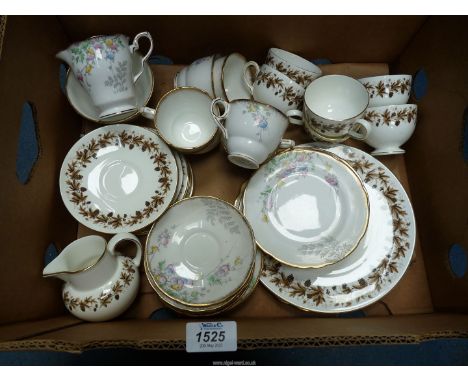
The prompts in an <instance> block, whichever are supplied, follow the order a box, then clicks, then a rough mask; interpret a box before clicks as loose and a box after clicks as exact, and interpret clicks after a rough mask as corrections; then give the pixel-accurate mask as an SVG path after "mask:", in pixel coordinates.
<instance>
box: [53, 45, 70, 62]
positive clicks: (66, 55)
mask: <svg viewBox="0 0 468 382" xmlns="http://www.w3.org/2000/svg"><path fill="white" fill-rule="evenodd" d="M55 57H57V58H58V59H59V60H62V61H65V62H66V63H67V64H68V66H72V56H71V54H70V52H69V51H68V49H65V50H62V51H61V52H58V53H57V54H56V55H55Z"/></svg>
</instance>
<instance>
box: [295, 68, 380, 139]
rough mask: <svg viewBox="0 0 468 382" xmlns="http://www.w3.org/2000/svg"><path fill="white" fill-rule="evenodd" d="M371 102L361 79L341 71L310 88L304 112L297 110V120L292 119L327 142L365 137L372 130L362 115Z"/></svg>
mask: <svg viewBox="0 0 468 382" xmlns="http://www.w3.org/2000/svg"><path fill="white" fill-rule="evenodd" d="M368 104H369V95H368V93H367V90H366V88H365V87H364V85H362V84H361V83H360V82H359V81H357V80H355V79H353V78H351V77H348V76H343V75H338V74H334V75H328V76H323V77H320V78H317V79H316V80H315V81H313V82H312V83H311V84H310V85H309V86H308V87H307V89H306V91H305V94H304V111H303V112H300V111H299V112H294V113H293V114H294V115H295V116H297V117H298V119H295V120H292V121H291V122H292V123H295V124H298V125H305V128H306V131H308V132H311V131H312V132H317V133H318V134H317V135H318V136H320V137H322V139H323V140H324V141H330V142H337V141H338V142H342V141H345V140H346V139H348V138H349V137H352V138H355V139H359V140H363V139H365V138H366V137H367V135H368V134H369V133H370V131H371V129H372V125H371V124H370V123H369V122H368V121H366V120H365V119H363V118H362V116H363V114H364V112H365V110H366V108H367V106H368Z"/></svg>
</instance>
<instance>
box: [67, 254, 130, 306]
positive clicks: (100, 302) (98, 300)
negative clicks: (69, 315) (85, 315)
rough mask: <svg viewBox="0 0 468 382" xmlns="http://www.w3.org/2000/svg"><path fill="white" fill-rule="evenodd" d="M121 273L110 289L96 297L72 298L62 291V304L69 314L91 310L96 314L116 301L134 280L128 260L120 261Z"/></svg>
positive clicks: (69, 294) (68, 293)
mask: <svg viewBox="0 0 468 382" xmlns="http://www.w3.org/2000/svg"><path fill="white" fill-rule="evenodd" d="M122 266H123V271H122V272H121V274H120V278H119V279H118V280H116V281H115V282H114V283H113V284H112V286H111V288H110V289H105V290H102V291H101V293H100V294H99V295H98V296H93V295H89V296H86V297H83V298H80V297H76V296H73V295H72V294H71V293H70V292H69V291H67V290H64V292H63V302H64V303H65V306H66V307H67V309H68V310H69V311H70V312H73V311H74V310H78V309H79V310H81V311H82V312H86V311H89V310H92V311H94V312H97V311H98V310H99V309H101V308H107V307H108V306H109V305H111V304H112V302H113V301H118V300H119V299H120V296H121V294H122V293H123V292H124V290H125V289H126V288H128V287H129V286H130V284H131V282H132V281H133V279H134V278H135V272H136V270H135V268H134V264H133V262H132V261H131V260H130V259H124V260H123V261H122Z"/></svg>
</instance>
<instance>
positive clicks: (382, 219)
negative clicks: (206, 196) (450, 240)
mask: <svg viewBox="0 0 468 382" xmlns="http://www.w3.org/2000/svg"><path fill="white" fill-rule="evenodd" d="M308 146H309V147H313V148H317V147H319V148H321V149H325V150H329V151H330V152H333V153H335V154H336V155H338V156H340V157H341V158H343V159H344V160H346V161H347V162H348V163H349V164H350V165H351V166H352V167H353V168H354V169H355V170H356V172H357V173H358V175H359V176H360V178H361V179H362V181H363V182H364V185H365V187H366V190H367V192H368V195H369V200H370V219H369V227H368V230H367V233H366V235H365V237H364V239H363V240H362V242H361V243H360V244H359V246H358V247H357V248H356V250H355V251H354V252H353V253H352V254H351V255H350V256H348V257H347V258H345V259H344V260H342V261H340V262H338V263H336V264H333V265H330V266H327V267H325V268H321V269H297V268H293V267H289V266H287V265H284V264H281V263H279V262H278V261H275V260H274V259H273V258H271V257H270V256H265V258H264V261H265V265H264V270H263V272H262V276H261V282H262V283H263V284H264V285H265V286H266V287H267V288H268V289H269V290H270V291H271V292H272V293H274V294H275V295H276V296H277V297H279V298H280V299H281V300H283V301H285V302H287V303H290V304H292V305H295V306H296V307H298V308H300V309H303V310H307V311H312V312H319V313H341V312H349V311H353V310H357V309H362V308H364V307H366V306H368V305H370V304H372V303H374V302H376V301H378V300H379V299H381V298H382V297H384V296H385V295H386V294H387V293H389V292H390V291H391V290H392V289H393V288H394V287H395V286H396V285H397V284H398V282H399V281H400V280H401V278H402V277H403V274H404V273H405V271H406V270H407V268H408V266H409V264H410V261H411V258H412V255H413V250H414V245H415V239H416V227H415V219H414V214H413V209H412V206H411V202H410V200H409V198H408V195H407V194H406V192H405V190H404V188H403V186H402V185H401V183H400V182H399V181H398V179H397V178H396V177H395V175H394V174H393V173H392V172H391V171H390V170H389V169H388V168H387V167H385V166H384V165H383V164H382V163H381V162H380V161H379V160H377V159H376V158H374V157H372V156H371V155H369V154H367V153H365V152H363V151H361V150H359V149H356V148H353V147H349V146H345V145H340V144H326V143H313V144H310V145H308Z"/></svg>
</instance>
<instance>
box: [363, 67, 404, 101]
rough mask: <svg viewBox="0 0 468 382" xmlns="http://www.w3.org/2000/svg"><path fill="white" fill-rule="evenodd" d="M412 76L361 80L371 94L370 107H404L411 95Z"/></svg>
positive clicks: (397, 75)
mask: <svg viewBox="0 0 468 382" xmlns="http://www.w3.org/2000/svg"><path fill="white" fill-rule="evenodd" d="M412 78H413V77H412V76H410V75H408V74H395V75H388V76H376V77H365V78H361V79H360V80H359V82H361V83H362V84H363V85H364V87H365V88H366V89H367V91H368V93H369V107H377V106H388V105H403V104H405V103H407V102H408V99H409V97H410V93H411V83H412Z"/></svg>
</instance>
